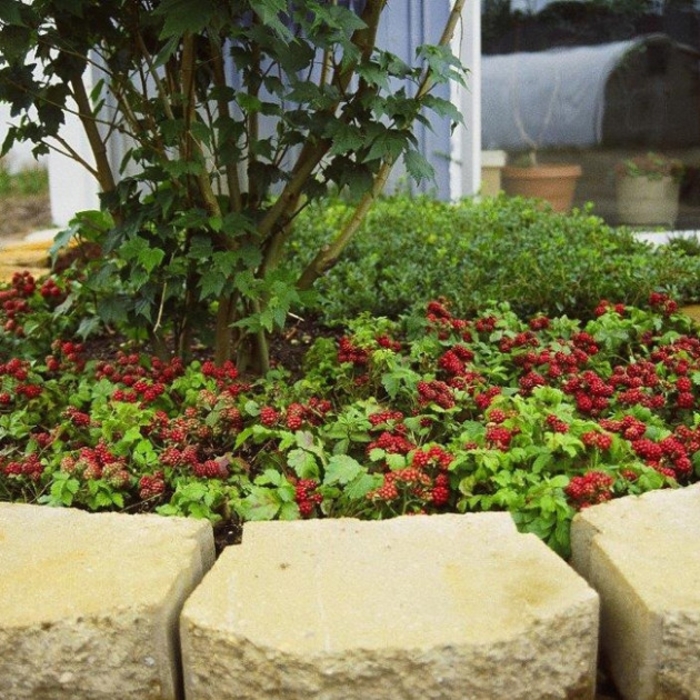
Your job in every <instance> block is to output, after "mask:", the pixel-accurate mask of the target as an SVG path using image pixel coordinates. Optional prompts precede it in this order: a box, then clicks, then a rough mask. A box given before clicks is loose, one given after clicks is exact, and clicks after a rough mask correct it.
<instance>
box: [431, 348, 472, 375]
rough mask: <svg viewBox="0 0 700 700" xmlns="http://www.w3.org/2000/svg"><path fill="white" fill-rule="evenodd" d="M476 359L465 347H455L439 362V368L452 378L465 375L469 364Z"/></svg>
mask: <svg viewBox="0 0 700 700" xmlns="http://www.w3.org/2000/svg"><path fill="white" fill-rule="evenodd" d="M473 359H474V353H473V352H472V351H471V350H470V349H469V348H468V347H466V346H465V345H460V344H457V345H453V346H452V347H451V348H450V349H449V350H448V351H447V352H445V353H444V354H443V355H442V357H440V359H439V360H438V367H439V368H440V369H441V370H443V371H444V372H446V373H447V374H448V375H451V376H460V375H463V374H464V373H465V371H466V366H467V363H469V362H471V361H472V360H473Z"/></svg>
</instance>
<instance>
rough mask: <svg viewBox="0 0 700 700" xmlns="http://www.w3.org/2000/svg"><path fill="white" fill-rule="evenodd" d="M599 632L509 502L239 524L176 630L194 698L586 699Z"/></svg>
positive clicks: (575, 590) (561, 567) (564, 573)
mask: <svg viewBox="0 0 700 700" xmlns="http://www.w3.org/2000/svg"><path fill="white" fill-rule="evenodd" d="M597 633H598V598H597V595H596V593H595V592H594V591H593V590H592V589H591V588H590V587H589V586H588V585H587V584H586V583H585V581H583V579H581V578H580V577H579V576H578V575H577V574H576V573H575V572H574V571H573V570H572V569H571V568H570V567H568V566H567V565H566V564H565V563H564V562H563V561H562V560H561V559H560V558H559V557H557V556H556V555H555V554H554V553H553V552H551V551H550V550H549V549H548V548H547V547H546V546H545V545H544V544H543V543H542V542H541V541H540V540H539V539H537V538H536V537H534V536H532V535H521V534H519V533H518V532H517V531H516V529H515V526H514V525H513V522H512V520H511V518H510V516H509V515H508V514H506V513H484V514H478V515H475V514H472V515H439V516H411V517H399V518H395V519H392V520H386V521H379V522H377V521H373V522H366V521H359V520H353V519H338V520H332V519H329V520H311V521H295V522H266V523H247V524H246V525H245V526H244V531H243V541H242V544H241V545H240V546H238V547H230V548H228V549H226V550H225V551H224V552H223V553H222V555H221V556H220V557H219V559H218V561H217V562H216V564H215V565H214V567H213V568H212V570H211V571H210V572H209V573H208V574H207V576H206V577H205V578H204V581H203V582H202V583H201V584H200V586H199V587H198V588H197V590H196V591H195V592H194V594H193V595H192V596H191V597H190V598H189V600H188V601H187V603H186V604H185V607H184V610H183V614H182V618H181V629H180V637H181V645H182V654H183V666H184V681H185V695H186V698H187V700H209V699H211V700H234V699H235V700H260V699H261V698H265V699H266V700H277V699H279V700H282V699H284V700H302V699H303V700H308V699H309V698H314V699H315V700H341V699H342V700H354V699H355V698H357V699H358V700H359V699H362V700H367V699H368V698H372V700H398V699H402V700H406V699H408V698H416V699H418V698H420V699H421V700H422V699H423V698H440V699H441V700H450V699H452V698H454V699H455V700H487V699H488V700H499V699H500V698H504V699H505V698H508V700H525V699H527V700H532V698H538V699H542V700H544V699H550V700H553V699H554V698H571V699H572V700H573V699H574V698H576V699H578V698H581V699H584V698H586V699H589V698H591V699H592V698H593V694H594V685H595V667H596V652H597Z"/></svg>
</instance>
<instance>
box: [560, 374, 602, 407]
mask: <svg viewBox="0 0 700 700" xmlns="http://www.w3.org/2000/svg"><path fill="white" fill-rule="evenodd" d="M562 390H563V391H564V393H566V394H570V395H572V396H573V397H574V400H575V401H576V408H578V410H579V411H580V412H581V413H585V414H588V415H592V416H597V415H600V413H602V412H603V411H604V410H605V409H606V408H608V406H609V405H610V397H611V396H612V395H613V393H614V389H613V388H612V387H611V386H610V385H609V384H608V383H607V382H606V381H605V380H604V379H602V378H601V377H600V376H599V375H598V374H596V373H595V372H594V371H593V370H590V369H589V370H585V371H584V372H582V373H581V374H579V375H576V376H573V377H570V378H569V379H568V380H567V381H566V382H564V384H563V386H562Z"/></svg>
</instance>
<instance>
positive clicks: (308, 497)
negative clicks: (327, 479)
mask: <svg viewBox="0 0 700 700" xmlns="http://www.w3.org/2000/svg"><path fill="white" fill-rule="evenodd" d="M318 486H319V483H318V481H316V480H315V479H298V480H297V481H296V483H295V485H294V500H295V501H296V504H297V506H298V507H299V514H300V515H301V517H302V518H310V517H311V516H312V515H313V512H314V510H315V508H316V506H317V505H320V504H321V503H323V495H322V494H321V493H319V491H318Z"/></svg>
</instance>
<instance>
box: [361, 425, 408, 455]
mask: <svg viewBox="0 0 700 700" xmlns="http://www.w3.org/2000/svg"><path fill="white" fill-rule="evenodd" d="M404 432H405V426H404V425H402V424H401V425H397V426H396V427H395V428H394V430H393V431H391V432H390V431H388V430H387V431H384V432H383V433H382V434H381V435H380V436H379V437H378V438H377V439H376V440H372V442H370V443H368V445H367V454H369V453H370V452H371V451H372V450H376V449H379V450H384V452H386V453H387V454H392V455H407V454H408V453H409V452H410V451H411V450H412V449H414V448H415V445H414V444H413V443H412V442H411V441H410V440H408V439H407V438H406V437H404V435H403V433H404Z"/></svg>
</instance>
